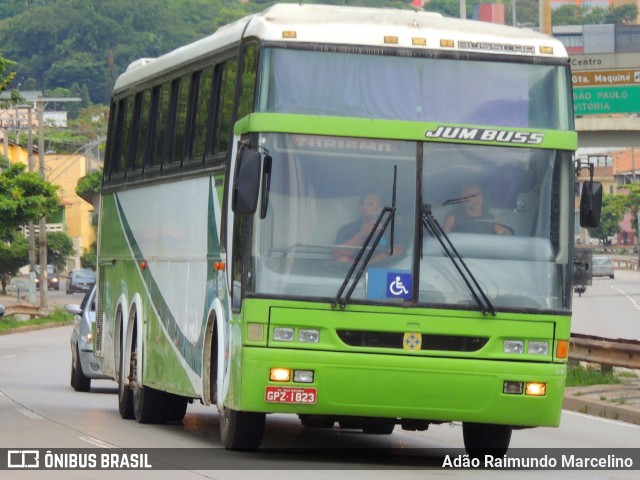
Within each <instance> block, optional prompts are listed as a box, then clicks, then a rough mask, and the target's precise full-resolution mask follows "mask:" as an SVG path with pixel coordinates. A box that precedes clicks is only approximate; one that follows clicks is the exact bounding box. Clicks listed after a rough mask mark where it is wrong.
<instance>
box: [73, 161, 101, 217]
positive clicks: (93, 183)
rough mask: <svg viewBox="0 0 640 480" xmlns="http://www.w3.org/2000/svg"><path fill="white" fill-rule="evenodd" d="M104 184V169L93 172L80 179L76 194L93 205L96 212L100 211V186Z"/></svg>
mask: <svg viewBox="0 0 640 480" xmlns="http://www.w3.org/2000/svg"><path fill="white" fill-rule="evenodd" d="M101 185H102V170H99V171H96V172H91V173H89V174H87V175H85V176H84V177H82V178H81V179H79V180H78V184H77V185H76V195H78V196H79V197H80V198H81V199H83V200H84V201H85V202H87V203H90V204H91V205H93V210H94V211H95V212H99V211H100V186H101Z"/></svg>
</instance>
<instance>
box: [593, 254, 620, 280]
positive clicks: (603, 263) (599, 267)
mask: <svg viewBox="0 0 640 480" xmlns="http://www.w3.org/2000/svg"><path fill="white" fill-rule="evenodd" d="M591 265H592V268H591V276H592V277H609V278H614V277H615V273H614V271H613V262H612V261H611V258H609V257H607V256H604V255H602V256H594V257H593V260H592V262H591Z"/></svg>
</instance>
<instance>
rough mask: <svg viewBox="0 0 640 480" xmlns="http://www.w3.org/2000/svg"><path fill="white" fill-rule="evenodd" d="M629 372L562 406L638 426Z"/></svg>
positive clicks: (636, 395) (7, 300) (569, 396)
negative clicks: (616, 380)
mask: <svg viewBox="0 0 640 480" xmlns="http://www.w3.org/2000/svg"><path fill="white" fill-rule="evenodd" d="M70 300H71V299H69V298H65V297H63V296H61V297H60V298H59V299H55V300H53V301H52V300H51V299H50V304H49V306H50V307H53V306H60V307H64V305H65V304H66V303H69V301H70ZM15 303H16V298H15V296H6V295H2V294H0V305H4V306H5V307H6V306H7V305H11V304H15ZM54 326H57V325H54ZM629 372H630V375H629V376H620V375H618V378H619V379H620V380H621V383H618V384H611V385H592V386H588V387H569V388H566V389H565V396H564V402H563V407H564V408H565V409H566V410H572V411H575V412H580V413H585V414H587V415H595V416H598V417H603V418H610V419H612V420H620V421H623V422H628V423H634V424H636V425H640V371H635V372H634V371H629ZM632 375H635V376H632Z"/></svg>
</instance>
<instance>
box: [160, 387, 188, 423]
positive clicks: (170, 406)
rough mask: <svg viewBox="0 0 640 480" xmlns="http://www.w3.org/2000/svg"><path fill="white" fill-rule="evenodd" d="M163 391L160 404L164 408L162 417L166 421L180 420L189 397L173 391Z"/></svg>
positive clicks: (185, 411)
mask: <svg viewBox="0 0 640 480" xmlns="http://www.w3.org/2000/svg"><path fill="white" fill-rule="evenodd" d="M163 393H164V395H163V396H164V398H163V399H162V405H163V409H164V418H165V419H166V421H167V422H177V423H180V422H182V419H183V418H184V416H185V415H186V413H187V405H188V404H189V399H188V398H187V397H181V396H180V395H175V394H173V393H168V392H163Z"/></svg>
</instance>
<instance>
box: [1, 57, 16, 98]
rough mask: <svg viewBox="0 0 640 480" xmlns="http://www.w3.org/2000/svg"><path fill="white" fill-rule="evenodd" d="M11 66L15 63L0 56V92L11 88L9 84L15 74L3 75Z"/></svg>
mask: <svg viewBox="0 0 640 480" xmlns="http://www.w3.org/2000/svg"><path fill="white" fill-rule="evenodd" d="M11 65H15V63H14V62H12V61H11V60H7V59H6V58H3V57H2V56H0V92H1V91H3V90H6V89H8V88H9V87H11V82H12V81H13V78H14V77H15V75H16V74H15V72H9V73H5V72H6V71H7V69H8V68H9V67H10V66H11Z"/></svg>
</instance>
